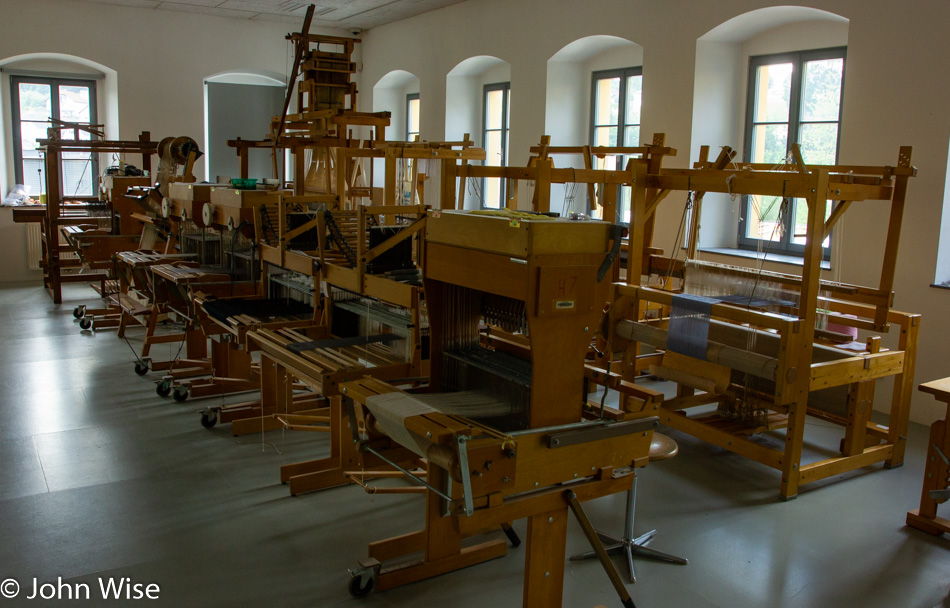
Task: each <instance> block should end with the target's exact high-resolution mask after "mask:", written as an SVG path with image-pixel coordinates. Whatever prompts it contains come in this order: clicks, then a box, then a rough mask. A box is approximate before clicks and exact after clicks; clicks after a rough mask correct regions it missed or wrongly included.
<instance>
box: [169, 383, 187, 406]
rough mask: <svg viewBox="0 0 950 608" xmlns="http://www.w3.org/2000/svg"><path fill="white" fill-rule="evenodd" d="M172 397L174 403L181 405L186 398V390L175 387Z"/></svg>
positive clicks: (181, 387)
mask: <svg viewBox="0 0 950 608" xmlns="http://www.w3.org/2000/svg"><path fill="white" fill-rule="evenodd" d="M172 396H173V397H174V398H175V401H177V402H178V403H181V402H182V401H184V400H185V399H187V398H188V389H187V388H186V387H184V386H176V387H175V392H173V393H172Z"/></svg>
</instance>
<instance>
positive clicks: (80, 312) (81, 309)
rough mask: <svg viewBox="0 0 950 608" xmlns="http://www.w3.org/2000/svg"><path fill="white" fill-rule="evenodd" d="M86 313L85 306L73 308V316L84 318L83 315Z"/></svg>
mask: <svg viewBox="0 0 950 608" xmlns="http://www.w3.org/2000/svg"><path fill="white" fill-rule="evenodd" d="M84 314H86V307H85V306H77V307H76V308H74V309H73V317H75V318H77V319H82V317H83V315H84Z"/></svg>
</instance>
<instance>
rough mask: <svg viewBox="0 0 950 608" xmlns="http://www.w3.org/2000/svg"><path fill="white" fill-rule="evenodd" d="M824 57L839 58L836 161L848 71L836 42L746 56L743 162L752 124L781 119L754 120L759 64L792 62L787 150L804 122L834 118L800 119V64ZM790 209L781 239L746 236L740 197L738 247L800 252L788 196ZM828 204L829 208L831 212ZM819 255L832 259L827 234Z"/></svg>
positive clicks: (792, 203)
mask: <svg viewBox="0 0 950 608" xmlns="http://www.w3.org/2000/svg"><path fill="white" fill-rule="evenodd" d="M827 59H841V61H842V65H841V86H840V92H839V95H840V97H839V99H838V118H837V126H838V129H837V135H836V140H835V164H837V163H838V152H839V151H840V149H841V145H840V144H841V123H842V116H843V112H844V104H843V103H842V102H843V101H844V86H845V80H846V76H847V74H846V72H847V63H848V61H847V60H848V47H846V46H837V47H828V48H821V49H809V50H803V51H792V52H785V53H772V54H768V55H755V56H751V57H749V77H748V80H747V82H746V85H747V91H746V116H745V133H744V135H743V153H742V158H743V160H744V162H746V163H750V162H752V160H751V158H752V139H753V133H754V129H755V126H756V125H758V124H783V123H778V122H776V123H764V122H762V123H757V122H756V121H755V95H756V89H757V87H756V72H757V71H758V68H760V67H762V66H765V65H774V64H778V63H791V64H792V81H791V88H790V90H789V100H788V101H789V103H788V122H787V124H788V136H787V138H786V143H787V147H788V149H787V150H786V153H787V152H788V150H790V149H791V145H792V144H793V143H798V140H800V139H801V128H802V125H803V124H822V123H825V124H827V123H831V122H834V121H827V120H822V121H805V120H802V114H801V111H802V75H803V67H804V65H805V64H806V63H808V62H811V61H822V60H827ZM789 206H790V207H791V209H789V211H788V213H787V214H786V217H785V227H784V231H783V234H782V239H781V240H780V241H766V240H765V239H757V238H753V237H747V236H746V235H745V226H746V220H747V217H748V212H749V197H748V196H743V197H742V204H741V205H739V221H738V226H737V236H738V241H737V243H738V247H739V249H746V250H758V248H759V244H760V242H761V243H762V245H763V249H767V250H768V251H769V252H770V253H779V254H789V255H794V256H799V257H801V255H803V254H804V252H805V245H804V244H797V243H794V242H792V239H793V238H794V234H793V233H794V225H793V222H794V217H795V208H796V203H795V199H790V200H789ZM830 210H831V209H830V207H829V212H830ZM822 258H823V259H824V260H830V259H831V240H830V237H829V241H828V246H827V247H822Z"/></svg>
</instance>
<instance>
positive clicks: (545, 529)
mask: <svg viewBox="0 0 950 608" xmlns="http://www.w3.org/2000/svg"><path fill="white" fill-rule="evenodd" d="M566 540H567V505H566V504H565V505H564V506H563V507H562V508H559V509H555V510H553V511H547V512H545V513H539V514H537V515H532V516H530V517H529V518H528V538H527V541H526V542H527V547H525V564H524V596H523V597H524V599H523V601H522V606H524V607H525V608H534V607H536V606H537V607H539V608H549V607H550V608H555V607H557V608H560V606H561V601H562V596H563V594H564V558H565V552H566V551H565V542H566Z"/></svg>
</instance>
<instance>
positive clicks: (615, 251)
mask: <svg viewBox="0 0 950 608" xmlns="http://www.w3.org/2000/svg"><path fill="white" fill-rule="evenodd" d="M610 238H611V240H612V241H613V242H614V244H613V246H612V247H611V248H610V253H608V254H607V257H605V258H604V261H603V263H602V264H601V265H600V268H598V269H597V282H598V283H600V282H601V281H603V280H604V277H605V276H607V272H608V271H609V270H610V267H611V266H613V263H614V260H616V259H617V256H618V255H620V242H621V240H623V226H621V225H619V224H611V225H610Z"/></svg>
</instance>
